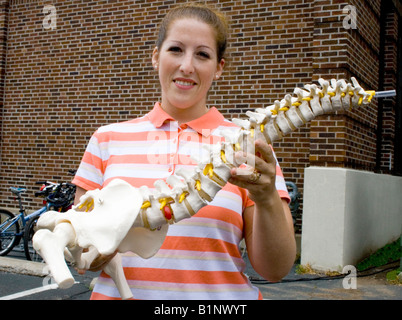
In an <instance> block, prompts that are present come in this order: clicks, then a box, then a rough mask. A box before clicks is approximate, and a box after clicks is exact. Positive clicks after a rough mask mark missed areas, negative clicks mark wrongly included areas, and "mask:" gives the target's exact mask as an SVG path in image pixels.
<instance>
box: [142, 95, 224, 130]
mask: <svg viewBox="0 0 402 320" xmlns="http://www.w3.org/2000/svg"><path fill="white" fill-rule="evenodd" d="M148 118H149V120H150V121H151V122H152V124H153V125H154V126H155V127H156V128H160V127H162V125H163V124H164V123H165V122H167V121H175V120H174V119H173V118H172V117H171V116H170V115H169V114H168V113H166V111H164V110H163V109H162V107H161V104H160V102H157V103H155V106H154V108H153V109H152V111H151V112H150V113H148ZM224 121H225V118H224V117H223V115H222V114H221V113H220V112H219V111H218V109H216V108H215V107H212V108H211V109H209V110H208V112H207V113H206V114H204V115H203V116H201V117H200V118H198V119H195V120H192V121H189V122H186V123H184V124H182V126H183V125H184V126H189V127H190V128H192V129H193V130H195V131H197V132H198V133H199V134H201V135H203V136H204V137H209V136H210V135H211V134H212V132H213V131H214V130H215V129H216V128H217V127H219V125H221V124H222V122H224Z"/></svg>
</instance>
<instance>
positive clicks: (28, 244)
mask: <svg viewBox="0 0 402 320" xmlns="http://www.w3.org/2000/svg"><path fill="white" fill-rule="evenodd" d="M75 190H76V186H75V185H73V184H71V183H63V184H59V185H57V187H56V188H55V190H54V192H52V193H51V194H50V195H48V196H47V197H46V200H44V204H45V205H47V207H48V210H47V211H49V210H53V211H58V212H66V211H68V210H70V209H71V208H72V205H73V203H74V198H75ZM39 218H40V215H37V216H34V217H32V218H31V219H30V220H29V221H28V222H27V224H26V227H25V230H24V251H25V256H26V258H27V260H32V261H37V262H40V261H42V257H41V256H40V255H39V254H38V253H37V252H36V251H35V249H34V248H33V245H32V238H33V236H34V234H35V231H36V223H37V221H38V219H39Z"/></svg>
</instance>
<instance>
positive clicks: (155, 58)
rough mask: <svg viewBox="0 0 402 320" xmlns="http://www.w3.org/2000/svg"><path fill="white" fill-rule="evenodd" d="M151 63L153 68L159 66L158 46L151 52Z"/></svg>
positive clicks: (156, 68)
mask: <svg viewBox="0 0 402 320" xmlns="http://www.w3.org/2000/svg"><path fill="white" fill-rule="evenodd" d="M152 65H153V67H154V69H155V70H158V68H159V50H158V47H155V49H154V51H153V53H152Z"/></svg>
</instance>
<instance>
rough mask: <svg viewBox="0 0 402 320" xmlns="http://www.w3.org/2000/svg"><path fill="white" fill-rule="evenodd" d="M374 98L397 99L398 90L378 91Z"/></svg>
mask: <svg viewBox="0 0 402 320" xmlns="http://www.w3.org/2000/svg"><path fill="white" fill-rule="evenodd" d="M374 97H375V98H388V97H396V90H389V91H378V92H376V94H375V96H374Z"/></svg>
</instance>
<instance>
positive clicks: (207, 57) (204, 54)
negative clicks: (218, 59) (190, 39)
mask: <svg viewBox="0 0 402 320" xmlns="http://www.w3.org/2000/svg"><path fill="white" fill-rule="evenodd" d="M198 55H199V56H200V57H202V58H205V59H209V54H208V53H206V52H203V51H201V52H199V53H198Z"/></svg>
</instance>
